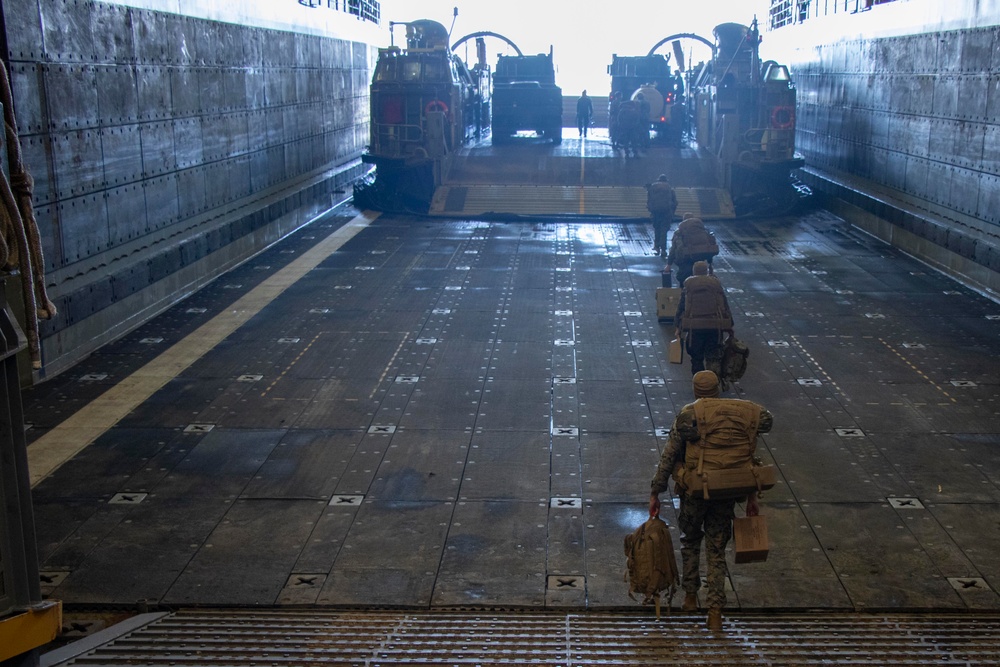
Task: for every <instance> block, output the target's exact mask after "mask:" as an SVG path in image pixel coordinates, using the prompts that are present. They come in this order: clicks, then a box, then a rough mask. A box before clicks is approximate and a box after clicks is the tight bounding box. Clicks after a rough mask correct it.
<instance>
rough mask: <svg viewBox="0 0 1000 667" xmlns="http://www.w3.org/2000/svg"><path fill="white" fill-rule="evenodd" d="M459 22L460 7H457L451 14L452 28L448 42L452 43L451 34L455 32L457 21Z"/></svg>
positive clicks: (449, 30)
mask: <svg viewBox="0 0 1000 667" xmlns="http://www.w3.org/2000/svg"><path fill="white" fill-rule="evenodd" d="M456 20H458V7H455V8H454V9H453V10H452V13H451V27H450V28H449V29H448V41H449V42H450V41H451V33H453V32H454V31H455V21H456Z"/></svg>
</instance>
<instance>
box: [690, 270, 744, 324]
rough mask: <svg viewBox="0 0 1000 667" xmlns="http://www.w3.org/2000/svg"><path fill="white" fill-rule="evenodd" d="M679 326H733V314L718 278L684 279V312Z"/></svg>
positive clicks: (699, 277) (695, 277)
mask: <svg viewBox="0 0 1000 667" xmlns="http://www.w3.org/2000/svg"><path fill="white" fill-rule="evenodd" d="M680 326H681V328H682V329H684V330H685V331H687V330H690V329H721V330H724V329H732V328H733V315H732V313H731V312H730V310H729V304H728V302H727V301H726V293H725V292H724V291H723V289H722V283H720V282H719V279H718V278H716V277H715V276H691V277H690V278H688V279H687V280H685V281H684V312H683V313H681V323H680Z"/></svg>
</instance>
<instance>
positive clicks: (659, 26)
mask: <svg viewBox="0 0 1000 667" xmlns="http://www.w3.org/2000/svg"><path fill="white" fill-rule="evenodd" d="M456 7H457V8H458V17H457V18H454V17H453V11H454V9H455V8H456ZM767 7H768V2H767V0H702V2H697V3H686V2H669V1H664V0H658V1H651V0H630V1H628V2H619V3H614V2H610V3H609V2H598V1H597V0H506V1H503V0H494V1H492V2H487V1H484V0H421V1H420V2H416V1H414V0H382V20H383V23H384V24H385V25H388V22H389V21H413V20H416V19H431V20H434V21H438V22H439V23H442V24H443V25H444V26H445V27H446V28H448V29H450V30H451V42H450V43H452V44H454V43H455V42H457V41H458V40H459V39H461V38H462V37H463V36H465V35H468V34H470V33H475V32H484V31H490V32H495V33H499V34H501V35H503V36H504V37H506V38H507V39H509V40H510V41H512V42H514V44H516V45H517V46H518V48H519V49H520V50H521V52H522V53H523V54H524V55H534V54H539V53H548V52H549V48H550V47H551V48H552V53H553V61H554V63H555V66H556V84H557V85H558V86H560V87H561V88H562V90H563V94H564V95H568V96H575V95H579V94H580V92H581V91H582V90H584V89H586V90H587V94H588V95H590V96H591V97H594V98H600V97H606V96H607V95H608V93H609V92H610V90H611V77H610V76H609V75H608V65H610V64H611V58H612V56H613V55H614V54H617V55H619V56H644V55H646V54H647V53H649V51H650V49H651V48H652V47H653V46H655V45H656V44H657V43H658V42H660V41H661V40H662V39H663V38H665V37H669V36H671V35H676V34H681V33H694V34H696V35H699V36H701V37H704V38H705V39H707V40H708V41H710V42H714V41H715V39H714V37H713V35H712V29H713V28H715V26H716V25H718V24H720V23H730V22H732V23H742V24H743V25H750V23H751V21H753V18H754V16H755V15H756V16H757V18H758V21H760V22H761V25H762V27H763V23H764V22H765V19H766V17H767ZM453 21H454V28H452V23H453ZM394 41H395V43H396V44H397V45H398V44H400V43H402V42H403V41H405V31H404V30H403V28H402V27H401V26H399V27H397V28H396V30H395V31H394ZM486 46H487V62H488V63H489V65H490V66H491V67H495V66H496V61H497V58H498V56H500V55H515V52H514V50H513V49H512V48H511V47H510V45H509V44H507V43H505V42H504V41H503V40H500V39H496V38H487V40H486ZM678 49H679V50H680V52H681V54H682V55H681V58H682V59H683V60H684V62H683V63H680V64H682V65H683V67H681V68H680V69H686V68H687V67H688V66H690V65H692V64H697V63H699V62H701V61H703V60H708V59H709V58H710V56H711V51H710V49H709V48H708V47H707V46H706V45H704V44H702V43H701V42H699V41H698V40H695V39H682V40H679V46H678V47H675V46H674V44H673V40H671V41H670V42H666V43H664V44H662V45H660V46H659V47H658V48H657V49H656V53H661V54H663V55H664V56H669V58H670V67H671V68H672V69H678V64H679V60H678V57H677V55H676V51H677V50H678ZM466 50H468V52H467V53H466ZM458 55H459V56H460V57H462V59H463V60H465V61H466V62H473V61H474V60H475V42H474V40H469V41H468V42H466V43H465V44H463V45H462V46H460V47H459V49H458Z"/></svg>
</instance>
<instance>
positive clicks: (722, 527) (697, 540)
mask: <svg viewBox="0 0 1000 667" xmlns="http://www.w3.org/2000/svg"><path fill="white" fill-rule="evenodd" d="M731 400H736V399H731ZM773 421H774V418H773V417H772V416H771V413H770V412H768V411H767V410H766V409H765V408H763V407H761V408H760V416H759V423H758V426H757V433H758V434H759V433H767V432H768V431H770V430H771V425H772V424H773ZM699 439H700V436H699V434H698V424H697V421H696V420H695V415H694V403H688V404H687V405H685V406H684V407H683V408H681V410H680V412H678V413H677V416H676V417H675V418H674V425H673V427H672V428H671V429H670V438H669V440H668V441H667V448H666V449H665V450H664V451H663V455H662V456H661V457H660V464H659V465H658V466H657V468H656V475H655V476H654V477H653V481H652V483H651V484H650V492H651V493H654V494H657V495H659V494H661V493H663V492H664V491H666V490H667V484H668V482H669V481H670V478H671V475H672V473H673V471H674V468H675V467H676V466H679V465H683V464H684V445H685V443H686V442H689V441H696V440H699ZM674 490H675V492H676V493H677V495H678V496H680V501H681V507H680V513H679V514H678V516H677V523H678V526H679V527H680V529H681V560H682V570H683V572H682V574H681V587H682V588H683V589H684V592H685V593H697V592H698V589H699V588H700V587H701V576H700V574H699V567H700V564H701V540H702V538H703V537H704V538H705V560H706V563H707V565H708V596H707V600H706V601H707V603H708V606H709V607H710V608H711V607H716V608H721V607H723V606H724V605H725V603H726V589H725V585H726V545H727V544H728V543H729V538H730V537H732V520H733V515H734V511H733V508H734V506H735V505H736V500H733V499H730V500H704V499H701V498H691V497H689V496H687V494H685V493H684V492H683V491H682V490H681V489H677V488H675V489H674Z"/></svg>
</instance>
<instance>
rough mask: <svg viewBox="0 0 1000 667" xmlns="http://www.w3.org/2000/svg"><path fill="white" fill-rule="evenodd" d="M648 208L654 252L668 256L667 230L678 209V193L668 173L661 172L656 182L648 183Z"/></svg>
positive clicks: (661, 255)
mask: <svg viewBox="0 0 1000 667" xmlns="http://www.w3.org/2000/svg"><path fill="white" fill-rule="evenodd" d="M646 208H647V209H648V210H649V218H650V220H651V221H652V223H653V253H654V254H656V255H659V256H660V257H666V256H667V232H668V231H669V230H670V224H671V223H672V222H673V221H674V212H675V211H676V210H677V193H676V192H674V188H673V186H671V185H670V182H669V181H667V175H666V174H660V175H659V177H658V178H657V179H656V181H655V182H653V183H647V184H646Z"/></svg>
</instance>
